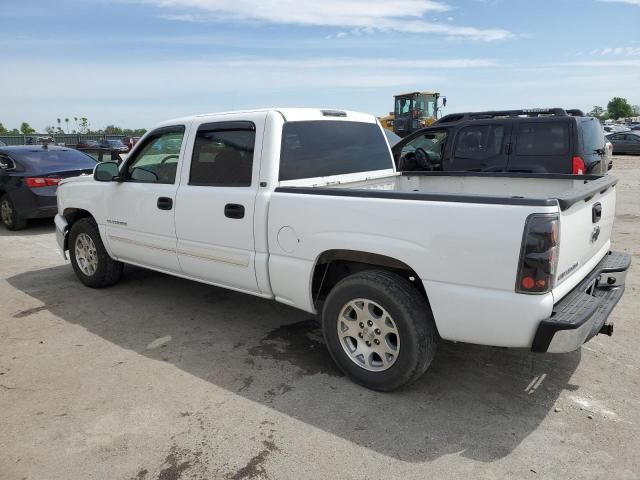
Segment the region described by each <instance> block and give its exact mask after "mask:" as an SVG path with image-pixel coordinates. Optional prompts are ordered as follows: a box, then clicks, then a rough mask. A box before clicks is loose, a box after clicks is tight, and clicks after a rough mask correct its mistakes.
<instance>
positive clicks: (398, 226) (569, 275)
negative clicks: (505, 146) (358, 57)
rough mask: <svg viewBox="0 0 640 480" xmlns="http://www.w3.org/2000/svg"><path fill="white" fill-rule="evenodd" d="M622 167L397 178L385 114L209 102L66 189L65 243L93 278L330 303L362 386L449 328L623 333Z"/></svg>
mask: <svg viewBox="0 0 640 480" xmlns="http://www.w3.org/2000/svg"><path fill="white" fill-rule="evenodd" d="M616 182H617V180H616V178H615V177H614V176H612V175H606V176H603V177H594V176H584V175H582V176H573V175H539V174H538V175H536V174H517V173H475V174H474V173H461V172H457V173H456V172H444V173H443V172H422V173H416V172H409V173H405V174H400V173H397V172H396V171H395V169H394V163H393V159H392V156H391V152H390V149H389V145H388V143H387V140H386V137H385V135H384V133H383V130H382V129H381V127H380V125H379V124H378V122H377V121H376V119H375V117H373V116H371V115H365V114H361V113H354V112H344V111H335V110H315V109H266V110H254V111H245V112H232V113H220V114H208V115H198V116H192V117H186V118H180V119H176V120H171V121H168V122H164V123H162V124H160V125H159V126H157V127H156V128H154V129H153V130H151V131H150V132H148V133H147V134H146V135H145V136H144V137H143V138H142V139H141V140H140V142H138V144H137V145H136V146H135V148H134V149H133V151H132V152H131V154H130V155H129V156H128V158H127V159H126V161H124V162H123V163H122V164H121V165H118V164H116V163H111V162H106V163H100V164H98V165H97V166H96V168H95V171H94V174H93V176H81V177H75V178H70V179H64V180H63V181H62V182H61V183H60V186H59V188H58V215H57V216H56V219H55V223H56V231H57V239H58V243H59V245H60V248H61V249H62V251H63V254H65V257H66V253H65V252H66V251H67V250H68V251H69V254H70V258H71V263H72V266H73V269H74V270H75V272H76V274H77V276H78V278H79V279H80V280H81V281H82V282H83V283H84V284H86V285H88V286H90V287H104V286H108V285H111V284H113V283H115V282H117V281H118V279H119V278H120V276H121V273H122V268H123V264H124V263H128V264H132V265H138V266H142V267H146V268H150V269H153V270H157V271H160V272H165V273H168V274H171V275H176V276H179V277H184V278H188V279H191V280H195V281H199V282H204V283H209V284H211V285H217V286H220V287H225V288H230V289H233V290H238V291H241V292H245V293H249V294H252V295H257V296H260V297H265V298H272V299H275V300H277V301H279V302H282V303H285V304H287V305H291V306H292V307H296V308H299V309H302V310H305V311H307V312H310V313H314V314H315V313H318V314H319V316H320V318H321V323H322V329H323V333H324V337H325V340H326V344H327V347H328V349H329V352H330V353H331V356H332V357H333V359H334V360H335V362H336V363H337V364H338V366H339V367H340V368H341V369H342V370H343V371H344V372H345V373H346V374H347V375H349V376H350V377H351V378H352V379H354V380H355V381H357V382H359V383H361V384H363V385H365V386H367V387H369V388H373V389H377V390H393V389H395V388H398V387H400V386H402V385H405V384H407V383H409V382H411V381H413V380H415V379H417V378H418V377H420V376H421V375H422V374H423V373H424V371H425V370H426V369H427V367H428V366H429V364H430V362H431V360H432V359H433V356H434V353H435V349H436V343H437V342H436V341H437V339H438V337H440V338H443V339H446V340H453V341H459V342H469V343H475V344H483V345H495V346H502V347H516V348H527V349H531V350H533V351H536V352H568V351H571V350H574V349H577V348H579V347H580V346H581V345H582V344H583V343H584V342H585V341H587V340H588V339H590V338H591V337H592V336H594V335H596V334H598V333H602V332H605V333H609V334H610V333H611V330H612V325H611V324H610V323H607V318H608V317H609V314H610V313H611V310H612V309H613V307H614V306H615V305H616V303H617V302H618V301H619V299H620V298H621V296H622V294H623V291H624V279H625V275H626V271H627V269H628V268H629V265H630V257H629V255H626V254H623V253H615V252H611V251H610V241H609V237H610V235H611V229H612V224H613V220H614V212H615V201H616V191H615V185H616Z"/></svg>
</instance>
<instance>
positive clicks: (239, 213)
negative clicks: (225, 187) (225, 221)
mask: <svg viewBox="0 0 640 480" xmlns="http://www.w3.org/2000/svg"><path fill="white" fill-rule="evenodd" d="M224 216H225V217H228V218H244V206H243V205H238V204H237V203H227V204H226V205H225V206H224Z"/></svg>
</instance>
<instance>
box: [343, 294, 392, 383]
mask: <svg viewBox="0 0 640 480" xmlns="http://www.w3.org/2000/svg"><path fill="white" fill-rule="evenodd" d="M338 338H339V339H340V345H342V349H343V350H344V352H345V353H346V354H347V356H348V357H349V359H350V360H351V361H352V362H353V363H355V364H356V365H358V366H359V367H361V368H364V369H365V370H369V371H370V372H383V371H385V370H387V369H389V368H391V366H392V365H393V364H394V363H395V362H396V360H397V359H398V355H399V353H400V334H399V333H398V327H397V326H396V323H395V322H394V321H393V318H391V315H389V313H388V312H387V311H386V310H385V309H384V308H382V307H381V306H380V305H379V304H377V303H376V302H374V301H372V300H368V299H366V298H357V299H355V300H351V301H349V302H347V303H346V304H345V305H344V307H342V309H341V310H340V313H339V315H338Z"/></svg>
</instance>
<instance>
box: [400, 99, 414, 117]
mask: <svg viewBox="0 0 640 480" xmlns="http://www.w3.org/2000/svg"><path fill="white" fill-rule="evenodd" d="M410 110H411V101H410V100H409V99H408V98H406V97H400V98H396V115H408V114H409V111H410Z"/></svg>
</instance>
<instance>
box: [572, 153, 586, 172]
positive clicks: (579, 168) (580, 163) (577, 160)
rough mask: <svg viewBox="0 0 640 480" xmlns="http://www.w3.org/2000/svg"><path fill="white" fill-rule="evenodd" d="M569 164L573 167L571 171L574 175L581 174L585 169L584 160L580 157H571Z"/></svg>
mask: <svg viewBox="0 0 640 480" xmlns="http://www.w3.org/2000/svg"><path fill="white" fill-rule="evenodd" d="M571 164H572V167H573V168H572V172H573V174H574V175H583V174H584V172H585V171H586V168H585V167H584V160H583V159H582V157H573V159H572V160H571Z"/></svg>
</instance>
